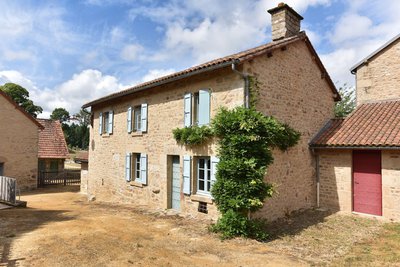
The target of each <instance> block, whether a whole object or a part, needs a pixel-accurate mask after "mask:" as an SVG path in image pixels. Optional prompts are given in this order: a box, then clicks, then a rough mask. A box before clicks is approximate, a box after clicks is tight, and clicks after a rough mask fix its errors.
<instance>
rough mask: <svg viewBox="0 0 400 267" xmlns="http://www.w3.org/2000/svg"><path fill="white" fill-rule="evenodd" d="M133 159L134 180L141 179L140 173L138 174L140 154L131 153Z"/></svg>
mask: <svg viewBox="0 0 400 267" xmlns="http://www.w3.org/2000/svg"><path fill="white" fill-rule="evenodd" d="M133 161H134V166H133V169H134V174H135V176H134V178H135V180H138V181H139V180H141V175H140V173H141V172H140V154H133Z"/></svg>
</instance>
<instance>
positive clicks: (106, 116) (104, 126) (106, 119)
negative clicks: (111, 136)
mask: <svg viewBox="0 0 400 267" xmlns="http://www.w3.org/2000/svg"><path fill="white" fill-rule="evenodd" d="M102 119H103V124H102V129H101V133H102V134H106V133H108V124H109V122H110V121H109V119H110V111H105V112H103V118H102Z"/></svg>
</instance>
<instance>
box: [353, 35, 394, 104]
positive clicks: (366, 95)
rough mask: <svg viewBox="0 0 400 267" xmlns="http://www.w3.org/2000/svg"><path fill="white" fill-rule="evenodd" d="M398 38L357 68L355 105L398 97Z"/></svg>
mask: <svg viewBox="0 0 400 267" xmlns="http://www.w3.org/2000/svg"><path fill="white" fill-rule="evenodd" d="M399 58H400V40H397V41H396V42H394V43H393V44H391V45H390V46H388V47H387V48H385V49H384V50H383V51H381V52H380V53H379V54H378V55H376V56H375V57H373V58H372V59H370V61H369V62H368V63H366V64H364V65H362V66H361V67H359V68H358V69H357V74H356V80H357V105H360V104H362V103H365V102H368V101H379V100H388V99H399V98H400V75H399V73H400V60H399Z"/></svg>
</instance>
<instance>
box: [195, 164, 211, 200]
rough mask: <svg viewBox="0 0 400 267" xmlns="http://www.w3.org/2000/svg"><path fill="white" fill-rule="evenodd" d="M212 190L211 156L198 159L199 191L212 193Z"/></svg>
mask: <svg viewBox="0 0 400 267" xmlns="http://www.w3.org/2000/svg"><path fill="white" fill-rule="evenodd" d="M210 190H211V160H210V158H209V157H204V158H199V159H198V161H197V192H198V193H202V194H210Z"/></svg>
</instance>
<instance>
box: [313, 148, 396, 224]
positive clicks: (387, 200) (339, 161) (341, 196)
mask: <svg viewBox="0 0 400 267" xmlns="http://www.w3.org/2000/svg"><path fill="white" fill-rule="evenodd" d="M318 155H319V169H320V174H319V177H320V183H321V186H320V206H321V207H325V208H329V209H331V210H332V211H341V212H345V213H351V212H352V211H353V204H352V202H353V193H352V180H353V178H352V151H351V150H321V151H319V152H318ZM399 203H400V152H399V151H393V150H392V151H391V150H383V151H382V217H383V218H384V219H387V220H393V221H399V220H400V206H399Z"/></svg>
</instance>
